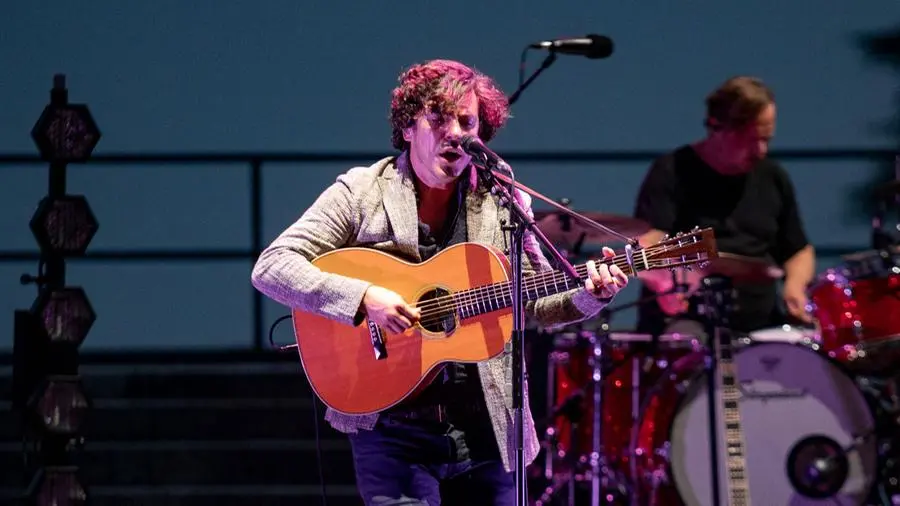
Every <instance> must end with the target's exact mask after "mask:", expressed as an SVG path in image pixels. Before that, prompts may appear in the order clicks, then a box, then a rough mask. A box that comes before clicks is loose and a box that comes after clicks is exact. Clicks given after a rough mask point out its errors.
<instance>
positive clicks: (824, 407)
mask: <svg viewBox="0 0 900 506" xmlns="http://www.w3.org/2000/svg"><path fill="white" fill-rule="evenodd" d="M898 193H900V191H898ZM584 214H585V215H586V216H588V217H589V218H590V219H592V220H595V221H597V222H599V223H603V224H605V225H607V226H608V227H610V228H613V229H616V230H619V231H622V233H624V234H627V235H629V236H636V235H640V234H642V233H643V232H645V231H647V230H649V227H648V226H647V225H645V224H644V223H642V222H640V221H638V220H635V219H631V218H626V217H621V216H611V215H606V214H601V213H584ZM535 221H536V222H537V224H538V226H539V227H541V229H542V231H543V232H544V233H545V234H546V235H547V236H548V238H550V239H551V240H553V241H554V242H555V243H556V244H560V245H561V247H560V249H561V250H564V251H566V252H567V253H568V254H571V255H573V256H574V255H578V254H579V250H580V249H581V248H582V247H583V246H584V245H585V244H596V245H603V244H609V243H610V242H615V241H611V240H610V239H611V238H610V237H609V236H604V235H603V234H602V233H600V232H598V231H597V230H594V229H591V228H590V227H586V226H583V225H581V224H580V223H579V222H575V221H570V220H569V219H568V218H567V217H566V216H565V215H564V213H560V212H557V211H554V212H544V213H541V212H536V216H535ZM879 224H880V221H879ZM719 257H720V258H718V259H715V260H713V261H712V262H711V263H710V264H708V265H706V266H705V267H704V268H703V271H702V272H703V274H704V276H706V278H705V279H704V283H703V284H701V287H700V288H699V290H698V292H697V294H696V296H697V297H699V298H700V299H701V300H702V301H703V302H702V303H701V305H700V308H701V319H702V320H704V321H703V322H701V323H698V325H697V329H696V331H692V332H683V333H682V332H672V333H667V334H663V335H658V336H657V335H649V334H641V333H635V332H630V331H616V330H613V328H612V326H611V321H612V316H613V315H614V314H615V313H617V312H619V311H621V310H624V309H626V308H628V307H633V306H635V305H637V304H642V303H645V302H646V301H637V302H635V303H633V304H628V305H627V306H620V307H616V308H609V309H607V310H605V311H604V312H603V313H602V314H601V315H600V317H598V318H596V319H594V320H591V321H589V322H583V323H581V324H578V325H573V326H569V327H566V328H563V329H558V330H546V329H544V330H540V332H543V333H545V334H549V337H550V339H549V341H550V342H552V345H551V346H552V347H551V349H550V350H549V353H548V354H547V357H548V358H547V364H546V389H547V391H546V400H547V404H546V416H545V417H543V418H542V419H538V420H537V427H538V429H539V431H541V432H539V434H542V436H541V439H542V445H543V450H544V451H542V452H541V456H540V457H539V458H540V462H536V463H535V465H534V466H532V467H531V473H532V475H531V476H530V480H529V488H530V494H531V500H532V502H533V504H534V506H544V505H569V506H572V505H580V504H590V505H600V504H604V505H607V504H609V505H612V504H615V505H619V504H630V505H689V506H693V505H703V506H706V505H726V504H728V505H734V506H741V505H744V504H759V505H764V506H769V505H813V504H816V505H818V504H828V505H832V504H833V505H846V506H850V505H854V506H856V505H882V504H884V505H891V504H893V505H900V483H898V481H900V246H896V245H895V244H885V243H882V244H877V245H876V247H875V248H874V249H871V250H868V251H861V252H859V253H854V254H852V255H847V256H845V257H843V258H842V262H841V263H840V265H838V266H836V267H834V268H831V269H828V270H827V271H825V272H824V273H822V274H821V275H819V276H818V277H817V278H816V279H815V281H814V282H813V283H812V284H811V286H810V287H809V289H808V298H809V304H808V306H807V312H808V314H809V316H810V317H811V320H812V321H813V322H814V323H813V324H811V325H809V326H805V325H801V326H792V325H784V326H782V327H775V328H768V329H761V330H758V331H754V332H749V333H740V332H736V331H732V330H729V329H728V314H730V311H731V310H732V305H731V303H730V297H729V294H731V293H732V286H733V285H732V284H731V283H737V282H738V280H740V282H742V283H746V282H755V281H758V282H766V283H775V282H776V281H777V280H778V279H779V278H781V277H782V275H783V272H782V271H781V270H780V269H778V268H777V267H775V266H773V265H771V264H769V263H767V262H764V261H762V260H758V259H753V258H748V257H742V256H740V255H732V254H728V253H723V252H720V254H719ZM673 276H674V274H673ZM541 365H543V364H541ZM529 367H531V368H532V369H534V367H535V365H534V363H531V364H529ZM711 373H712V374H711ZM536 376H537V377H538V378H540V377H541V376H542V374H539V375H535V374H534V373H532V374H530V377H532V378H535V377H536ZM532 388H533V387H532ZM539 418H540V417H539ZM711 441H715V442H716V444H715V445H711V444H710V442H711ZM714 483H715V484H717V485H716V486H713V484H714Z"/></svg>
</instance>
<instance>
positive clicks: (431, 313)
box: [419, 262, 668, 326]
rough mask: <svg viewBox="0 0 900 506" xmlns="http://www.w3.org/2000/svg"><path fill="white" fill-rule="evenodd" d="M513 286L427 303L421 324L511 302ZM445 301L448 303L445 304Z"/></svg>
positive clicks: (420, 320)
mask: <svg viewBox="0 0 900 506" xmlns="http://www.w3.org/2000/svg"><path fill="white" fill-rule="evenodd" d="M648 263H650V265H651V266H652V267H651V268H660V267H665V266H668V264H666V263H664V262H662V263H658V264H657V263H656V262H648ZM616 265H618V266H619V268H622V267H623V265H620V264H618V263H616ZM625 266H627V265H625ZM576 271H577V270H576ZM565 277H566V276H565V274H563V275H562V276H558V275H554V276H553V280H554V283H556V284H559V282H560V280H563V281H564V279H565ZM529 281H531V280H530V279H529ZM523 285H525V283H523ZM535 285H536V284H535ZM511 286H512V285H511V283H510V282H506V283H501V284H500V285H497V286H492V287H491V288H489V289H487V287H483V288H481V289H471V290H473V292H478V293H472V294H467V295H466V296H463V297H458V298H457V301H455V302H454V301H452V300H451V299H452V298H453V297H452V296H443V297H439V298H436V299H432V300H429V301H428V303H427V306H428V307H427V309H426V310H425V311H424V312H423V313H422V314H421V316H420V319H419V323H420V324H421V325H423V326H428V325H431V324H435V323H439V322H440V321H442V320H443V319H444V318H446V317H447V316H450V315H453V316H456V315H457V314H458V312H459V310H460V309H462V308H463V307H464V306H470V307H473V308H475V309H476V310H477V309H478V306H477V305H476V304H477V302H475V301H477V300H478V299H480V298H486V297H492V298H493V299H494V300H497V299H498V298H499V297H502V301H503V302H504V303H505V302H506V301H509V300H510V299H511V295H512V291H511V290H510V288H511ZM525 288H526V291H528V289H529V288H530V289H534V290H535V291H537V290H538V287H537V286H530V287H525ZM460 293H461V292H460ZM538 298H541V297H538ZM438 299H441V302H438V303H432V302H433V301H436V300H438ZM444 301H446V302H447V303H444ZM488 307H490V306H488ZM497 309H502V308H497ZM493 311H494V310H493V309H491V310H488V311H483V312H479V313H477V314H473V315H472V316H477V315H478V314H487V313H490V312H493Z"/></svg>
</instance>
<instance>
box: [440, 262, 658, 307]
mask: <svg viewBox="0 0 900 506" xmlns="http://www.w3.org/2000/svg"><path fill="white" fill-rule="evenodd" d="M594 262H595V263H596V264H598V265H599V264H601V263H603V264H606V265H610V266H612V265H616V266H618V267H619V268H620V269H622V272H624V273H625V274H626V275H629V276H635V275H637V273H638V272H641V271H645V270H650V269H658V268H661V267H662V266H663V265H662V263H661V262H660V261H659V260H653V259H651V258H649V257H648V256H647V251H646V249H644V248H641V249H637V250H635V251H634V253H633V254H632V256H631V261H629V259H628V256H627V255H626V254H624V253H623V254H619V255H616V256H614V257H610V258H601V259H596V260H594ZM573 267H574V268H575V273H576V274H577V275H578V281H576V280H574V279H572V278H571V277H570V276H568V275H566V274H565V273H563V272H560V271H556V270H552V271H546V272H541V273H538V274H535V275H534V276H528V277H525V278H523V279H522V298H523V299H524V300H525V301H528V302H532V301H535V300H537V299H540V298H542V297H547V296H550V295H555V294H557V293H561V292H565V291H568V290H571V289H573V288H580V287H582V286H584V280H585V279H587V277H588V271H587V262H585V263H583V264H579V265H575V266H573ZM453 299H454V302H455V306H456V308H457V311H458V312H459V315H460V316H461V317H463V318H469V317H473V316H478V315H480V314H484V313H489V312H492V311H497V310H500V309H505V308H508V307H511V306H512V302H513V301H512V281H502V282H499V283H493V284H490V285H485V286H479V287H475V288H470V289H468V290H462V291H459V292H456V293H454V294H453Z"/></svg>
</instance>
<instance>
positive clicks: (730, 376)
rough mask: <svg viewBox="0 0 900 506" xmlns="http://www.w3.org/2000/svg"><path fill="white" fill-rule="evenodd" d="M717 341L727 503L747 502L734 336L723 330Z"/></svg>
mask: <svg viewBox="0 0 900 506" xmlns="http://www.w3.org/2000/svg"><path fill="white" fill-rule="evenodd" d="M715 344H716V350H717V352H718V357H717V363H718V376H719V381H720V382H721V385H722V390H721V392H722V394H721V395H722V401H721V402H722V407H723V409H722V415H723V416H722V418H723V420H722V421H723V422H724V427H725V437H724V440H725V467H726V469H727V472H728V476H727V483H728V497H729V501H728V504H729V505H731V506H748V505H749V504H750V487H749V484H748V482H747V471H746V467H747V462H746V458H745V452H744V434H743V431H742V430H741V412H740V409H739V406H738V400H739V399H740V390H739V389H738V386H737V380H736V379H735V378H736V376H737V374H736V367H735V365H734V361H733V360H732V348H731V336H729V335H727V334H725V333H723V337H722V338H721V339H720V340H719V342H718V343H715ZM720 426H722V425H720Z"/></svg>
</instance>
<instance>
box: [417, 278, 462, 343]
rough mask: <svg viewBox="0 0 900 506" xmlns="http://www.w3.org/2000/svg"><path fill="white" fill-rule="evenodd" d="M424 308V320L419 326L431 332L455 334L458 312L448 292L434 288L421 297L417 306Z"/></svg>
mask: <svg viewBox="0 0 900 506" xmlns="http://www.w3.org/2000/svg"><path fill="white" fill-rule="evenodd" d="M416 305H417V306H419V307H420V308H422V320H421V321H420V322H419V325H421V326H422V328H424V329H425V330H427V331H429V332H437V333H441V332H446V333H450V332H453V329H455V328H456V311H455V310H454V301H453V298H452V297H451V296H450V292H449V291H448V290H444V289H443V288H434V289H431V290H429V291H427V292H425V293H424V294H423V295H422V296H421V297H419V303H418V304H416Z"/></svg>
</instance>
